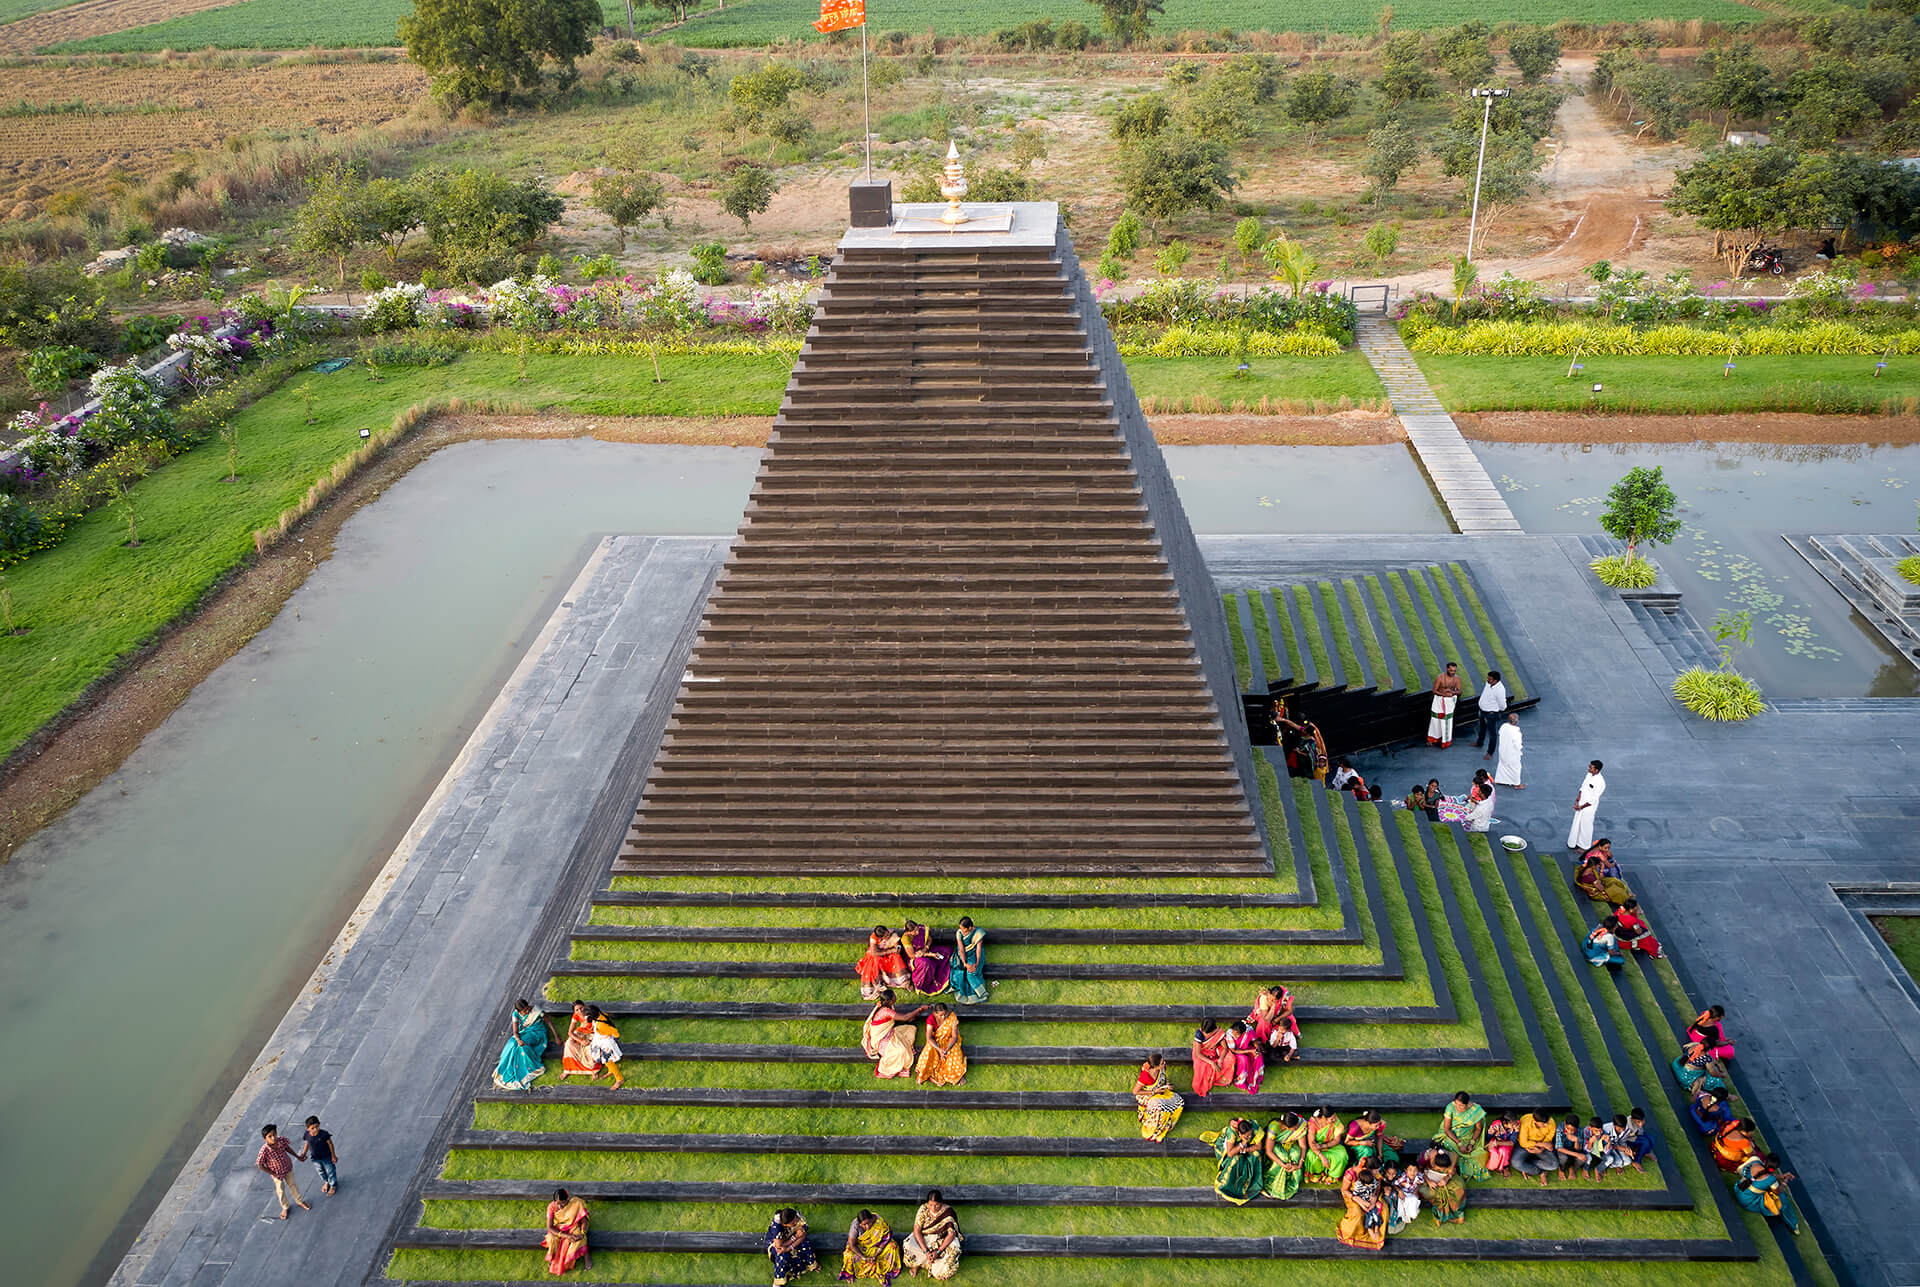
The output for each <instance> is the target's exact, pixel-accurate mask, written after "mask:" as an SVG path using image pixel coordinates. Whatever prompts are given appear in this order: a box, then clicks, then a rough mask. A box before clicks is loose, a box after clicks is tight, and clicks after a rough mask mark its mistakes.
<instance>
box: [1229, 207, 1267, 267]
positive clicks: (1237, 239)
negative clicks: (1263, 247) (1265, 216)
mask: <svg viewBox="0 0 1920 1287" xmlns="http://www.w3.org/2000/svg"><path fill="white" fill-rule="evenodd" d="M1265 235H1266V229H1265V228H1262V227H1261V226H1260V221H1259V220H1258V219H1256V218H1254V217H1253V216H1252V215H1248V216H1247V217H1246V218H1244V219H1242V220H1241V221H1240V222H1239V223H1236V224H1235V225H1233V248H1234V249H1235V250H1237V251H1239V252H1240V271H1241V272H1245V271H1246V270H1247V269H1248V268H1250V267H1252V265H1253V252H1254V251H1256V250H1258V249H1260V242H1261V240H1262V239H1263V238H1264V237H1265Z"/></svg>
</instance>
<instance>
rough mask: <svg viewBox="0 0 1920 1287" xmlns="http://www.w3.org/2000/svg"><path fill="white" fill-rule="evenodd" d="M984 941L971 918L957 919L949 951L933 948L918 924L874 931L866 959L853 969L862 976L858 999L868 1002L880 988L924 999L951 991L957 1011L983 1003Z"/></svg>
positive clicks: (936, 945)
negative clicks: (909, 991) (902, 990)
mask: <svg viewBox="0 0 1920 1287" xmlns="http://www.w3.org/2000/svg"><path fill="white" fill-rule="evenodd" d="M986 938H987V934H986V931H985V930H982V929H980V928H978V927H976V926H975V925H974V923H973V918H972V917H970V916H962V917H961V918H960V924H959V927H958V928H957V929H955V930H954V932H953V946H952V947H948V946H947V945H946V944H945V943H938V942H935V941H934V935H933V931H932V930H931V929H929V928H928V927H927V926H925V925H922V924H921V923H920V922H918V921H916V920H912V919H908V920H907V921H906V923H905V924H903V925H902V926H901V927H900V928H899V929H897V930H891V929H888V928H887V927H886V926H885V925H876V926H874V927H873V933H871V934H869V935H868V936H867V951H866V955H864V956H862V957H861V958H860V959H859V960H858V961H856V962H854V965H853V970H854V973H855V974H857V975H859V976H860V995H861V996H862V997H863V998H864V999H866V1000H868V1001H872V1000H874V999H875V998H876V997H878V996H879V995H880V990H881V989H882V988H910V989H912V990H913V991H915V992H918V993H920V994H921V995H922V996H938V995H939V994H940V993H942V992H946V991H949V990H951V991H952V992H953V999H954V1000H955V1001H957V1002H959V1003H960V1004H961V1005H974V1004H976V1003H978V1002H981V1001H985V1000H986V999H987V991H988V986H987V979H986V973H985V962H984V961H983V960H982V959H981V956H982V949H983V948H984V946H985V943H986Z"/></svg>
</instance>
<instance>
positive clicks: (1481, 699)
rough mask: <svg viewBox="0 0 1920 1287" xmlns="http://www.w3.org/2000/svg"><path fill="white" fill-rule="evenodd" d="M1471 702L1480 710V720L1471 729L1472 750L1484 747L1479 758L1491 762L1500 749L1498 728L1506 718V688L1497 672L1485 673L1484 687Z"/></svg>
mask: <svg viewBox="0 0 1920 1287" xmlns="http://www.w3.org/2000/svg"><path fill="white" fill-rule="evenodd" d="M1473 700H1474V704H1475V705H1476V706H1478V707H1479V708H1480V718H1479V719H1478V721H1476V722H1475V724H1474V728H1473V749H1474V750H1476V751H1477V750H1479V749H1480V748H1481V747H1482V746H1484V747H1486V748H1487V753H1486V754H1485V755H1484V756H1482V757H1481V758H1482V759H1488V760H1491V759H1492V758H1493V757H1494V755H1495V754H1497V753H1498V751H1499V749H1500V745H1499V743H1500V727H1501V725H1502V724H1504V723H1505V722H1506V717H1507V686H1506V684H1505V683H1503V682H1502V681H1501V679H1500V672H1499V671H1497V670H1489V671H1488V672H1487V682H1486V686H1485V687H1483V688H1482V689H1481V690H1480V695H1479V696H1478V697H1476V698H1474V699H1473Z"/></svg>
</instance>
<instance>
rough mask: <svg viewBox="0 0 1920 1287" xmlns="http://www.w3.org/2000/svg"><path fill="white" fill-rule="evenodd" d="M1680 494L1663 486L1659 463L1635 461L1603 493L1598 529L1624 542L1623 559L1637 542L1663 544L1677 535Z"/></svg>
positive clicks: (1633, 554)
mask: <svg viewBox="0 0 1920 1287" xmlns="http://www.w3.org/2000/svg"><path fill="white" fill-rule="evenodd" d="M1679 510H1680V498H1679V497H1677V496H1675V495H1674V494H1673V488H1671V487H1669V486H1667V480H1666V477H1665V472H1664V470H1663V469H1662V468H1661V467H1660V466H1659V465H1654V466H1653V467H1652V468H1648V467H1647V466H1645V465H1635V466H1634V467H1633V468H1632V469H1629V470H1628V471H1627V474H1626V477H1624V478H1622V479H1621V480H1620V481H1619V482H1617V483H1615V484H1614V485H1613V490H1612V491H1610V492H1608V493H1607V503H1606V505H1605V507H1604V508H1602V509H1601V511H1600V530H1601V531H1603V532H1605V533H1606V534H1607V535H1608V536H1611V537H1613V539H1615V540H1616V541H1625V542H1626V543H1627V561H1628V562H1629V563H1631V562H1632V561H1633V560H1634V559H1635V558H1637V557H1638V555H1637V554H1636V552H1635V551H1636V550H1637V549H1638V547H1639V546H1641V545H1665V544H1666V543H1667V542H1669V541H1671V540H1672V539H1673V538H1674V537H1676V536H1678V535H1680V526H1681V524H1680V513H1679Z"/></svg>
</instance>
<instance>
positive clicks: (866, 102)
mask: <svg viewBox="0 0 1920 1287" xmlns="http://www.w3.org/2000/svg"><path fill="white" fill-rule="evenodd" d="M860 124H861V128H862V130H863V133H862V134H861V135H860V145H861V146H862V147H863V148H864V149H866V154H867V179H868V181H869V182H871V181H872V179H873V100H872V96H871V95H870V94H869V93H868V92H867V11H866V6H864V5H862V6H861V9H860Z"/></svg>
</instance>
